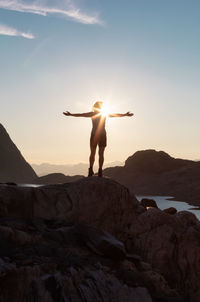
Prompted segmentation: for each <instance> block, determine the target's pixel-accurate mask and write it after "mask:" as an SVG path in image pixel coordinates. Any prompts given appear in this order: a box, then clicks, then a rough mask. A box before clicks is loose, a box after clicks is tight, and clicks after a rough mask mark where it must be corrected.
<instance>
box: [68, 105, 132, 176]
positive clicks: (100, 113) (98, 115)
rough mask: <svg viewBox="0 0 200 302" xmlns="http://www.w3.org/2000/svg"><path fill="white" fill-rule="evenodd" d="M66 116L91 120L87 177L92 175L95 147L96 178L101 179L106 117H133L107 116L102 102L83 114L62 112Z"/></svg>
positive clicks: (105, 142) (126, 114)
mask: <svg viewBox="0 0 200 302" xmlns="http://www.w3.org/2000/svg"><path fill="white" fill-rule="evenodd" d="M63 114H64V115H66V116H74V117H90V118H91V119H92V132H91V136H90V150H91V152H90V158H89V161H90V167H89V171H88V176H92V175H94V171H93V165H94V161H95V154H96V148H97V145H98V147H99V170H98V176H99V177H102V168H103V162H104V151H105V147H106V145H107V137H106V129H105V123H106V117H107V116H108V117H124V116H133V113H131V112H127V113H124V114H123V113H114V114H109V113H106V112H105V111H104V109H103V102H96V103H95V104H94V105H93V111H90V112H85V113H70V112H69V111H66V112H63Z"/></svg>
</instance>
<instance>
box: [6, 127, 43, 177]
mask: <svg viewBox="0 0 200 302" xmlns="http://www.w3.org/2000/svg"><path fill="white" fill-rule="evenodd" d="M36 177H37V175H36V174H35V172H34V170H33V169H32V168H31V166H30V165H29V164H28V163H27V162H26V161H25V159H24V157H23V156H22V154H21V153H20V151H19V150H18V149H17V147H16V146H15V144H14V143H13V142H12V140H11V138H10V137H9V135H8V133H7V132H6V129H5V128H4V127H3V126H2V125H1V124H0V182H17V183H29V182H31V181H32V180H33V179H34V178H36Z"/></svg>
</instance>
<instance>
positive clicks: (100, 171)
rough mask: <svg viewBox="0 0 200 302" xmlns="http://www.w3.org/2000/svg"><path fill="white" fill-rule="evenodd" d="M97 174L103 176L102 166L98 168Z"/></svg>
mask: <svg viewBox="0 0 200 302" xmlns="http://www.w3.org/2000/svg"><path fill="white" fill-rule="evenodd" d="M98 176H99V177H102V176H103V172H102V168H99V171H98Z"/></svg>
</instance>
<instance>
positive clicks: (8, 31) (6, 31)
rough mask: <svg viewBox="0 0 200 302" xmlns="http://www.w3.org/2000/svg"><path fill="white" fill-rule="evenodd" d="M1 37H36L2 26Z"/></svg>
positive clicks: (0, 29) (0, 25) (0, 28)
mask: <svg viewBox="0 0 200 302" xmlns="http://www.w3.org/2000/svg"><path fill="white" fill-rule="evenodd" d="M0 35H5V36H13V37H14V36H15V37H23V38H25V39H34V38H35V37H34V35H32V34H31V33H26V32H22V31H19V30H17V29H16V28H12V27H9V26H7V25H3V24H0Z"/></svg>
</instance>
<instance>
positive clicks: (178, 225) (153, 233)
mask: <svg viewBox="0 0 200 302" xmlns="http://www.w3.org/2000/svg"><path fill="white" fill-rule="evenodd" d="M131 233H132V243H133V245H132V247H131V248H132V249H133V250H134V251H136V252H137V253H139V254H140V255H141V256H142V257H143V259H145V261H147V262H148V263H150V264H151V265H152V267H153V268H154V269H155V268H156V269H158V270H159V271H160V273H161V274H163V276H165V278H166V279H167V281H168V282H169V284H170V285H171V286H172V287H174V288H178V289H179V291H180V292H182V293H184V294H185V295H186V296H188V297H189V299H190V300H189V301H200V285H199V271H200V222H199V220H198V219H197V218H196V216H195V215H194V214H192V213H190V212H187V211H181V212H177V213H174V215H171V214H170V213H166V212H165V211H161V210H160V209H156V208H150V209H149V210H147V211H146V212H143V213H142V214H140V215H138V217H137V219H136V220H135V221H134V222H133V224H132V227H131Z"/></svg>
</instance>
